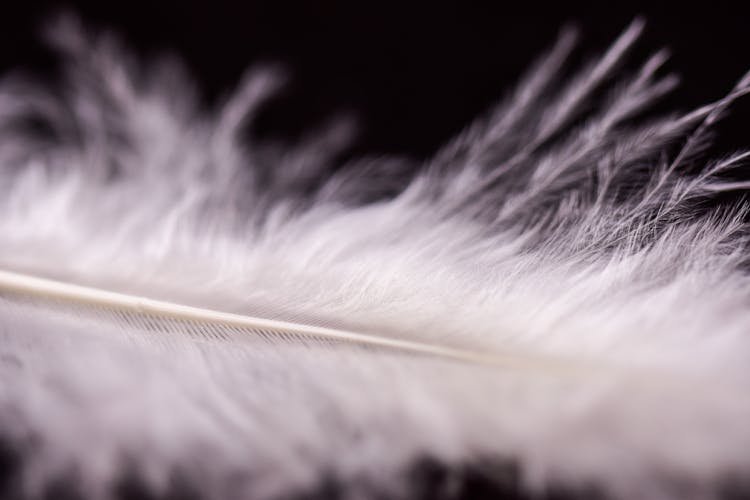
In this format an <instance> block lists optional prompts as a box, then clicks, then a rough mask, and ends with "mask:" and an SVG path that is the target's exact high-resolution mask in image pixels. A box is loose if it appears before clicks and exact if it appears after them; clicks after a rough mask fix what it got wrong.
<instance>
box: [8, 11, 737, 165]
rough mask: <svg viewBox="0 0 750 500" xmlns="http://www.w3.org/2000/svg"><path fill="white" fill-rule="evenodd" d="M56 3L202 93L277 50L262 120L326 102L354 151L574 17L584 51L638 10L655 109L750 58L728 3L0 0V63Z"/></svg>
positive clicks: (296, 117)
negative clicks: (662, 84)
mask: <svg viewBox="0 0 750 500" xmlns="http://www.w3.org/2000/svg"><path fill="white" fill-rule="evenodd" d="M61 9H68V10H71V11H73V12H77V13H78V14H80V15H81V16H82V17H83V19H84V20H87V21H89V22H92V23H93V24H95V25H98V26H104V27H110V28H113V29H114V30H116V31H117V32H119V33H120V35H121V36H122V37H123V38H124V39H125V40H127V42H128V44H130V45H131V46H133V47H134V49H135V50H136V51H137V52H138V53H139V54H140V55H143V56H148V55H150V54H151V55H153V54H155V53H158V52H163V51H167V50H168V51H173V52H175V53H177V54H178V55H179V56H180V57H182V58H183V59H184V60H185V61H186V63H187V65H188V67H189V68H190V70H191V71H192V72H193V74H194V75H195V76H196V78H197V81H198V82H199V85H200V88H201V91H202V93H203V96H204V98H205V100H206V102H207V104H210V103H211V102H212V101H215V100H216V99H217V98H220V97H221V96H222V95H226V94H227V93H228V92H229V91H230V90H231V88H232V86H233V85H234V84H235V83H236V81H237V80H238V79H239V77H240V75H241V74H242V72H243V70H244V69H245V68H246V67H247V66H248V65H250V64H252V63H254V62H259V61H272V62H281V63H283V64H285V65H286V66H287V67H288V68H289V69H291V72H292V83H291V85H289V86H288V87H287V88H286V91H285V93H284V94H283V96H282V97H281V98H279V99H277V100H276V101H275V102H274V103H273V104H272V105H271V106H269V107H268V108H267V109H266V111H265V112H264V114H263V115H262V121H261V125H262V127H261V131H262V132H263V133H267V134H270V135H272V136H274V135H282V136H291V137H294V136H296V135H298V134H300V133H301V132H302V131H304V130H307V129H309V128H310V127H314V125H315V124H316V123H319V122H321V121H323V120H324V119H325V118H326V117H330V116H331V115H333V114H335V113H337V112H342V111H343V112H353V113H354V114H355V115H356V116H357V117H359V119H360V121H361V123H362V131H361V134H360V139H359V142H358V145H357V146H356V148H355V150H354V151H353V153H355V154H357V153H375V154H378V153H401V154H407V155H410V156H413V157H416V158H424V157H426V156H428V155H429V154H430V153H431V152H433V151H434V150H435V149H436V148H437V147H438V146H439V145H440V144H441V143H443V142H444V141H446V140H447V139H449V138H450V137H451V136H452V135H453V134H455V133H456V132H458V131H460V130H461V128H463V127H464V126H466V125H467V124H468V122H469V121H470V120H471V119H472V118H473V117H475V116H477V115H478V114H479V113H480V112H481V111H483V110H484V109H486V108H487V107H488V106H490V105H491V104H492V103H493V102H495V101H496V100H498V99H499V98H500V97H502V95H503V93H504V91H506V90H507V89H508V88H509V86H510V85H512V84H513V83H514V81H515V80H516V79H517V78H518V76H519V75H520V73H521V72H522V71H523V70H524V69H525V68H526V67H527V66H528V64H529V63H530V62H531V60H533V58H534V57H536V56H537V55H539V53H540V52H541V51H543V50H544V49H545V48H546V47H548V46H549V45H550V43H552V41H553V40H554V38H555V36H556V34H557V32H558V30H559V28H560V27H561V26H562V25H563V24H565V23H568V22H573V23H575V24H577V25H578V26H579V28H580V30H581V33H582V37H581V42H580V47H579V52H578V58H579V59H580V58H584V57H585V56H586V55H588V56H593V55H595V54H597V53H598V52H600V51H601V50H604V49H605V48H606V47H607V45H608V44H609V43H610V42H611V41H612V40H613V39H614V38H615V37H616V36H617V35H618V33H619V32H620V31H621V30H622V29H623V28H624V27H625V26H626V25H627V24H628V22H629V21H630V20H631V19H632V18H633V17H634V16H636V15H643V16H644V17H645V18H646V19H647V21H648V26H647V31H646V33H645V35H644V36H643V38H642V40H641V42H640V44H639V46H638V49H637V50H636V53H635V56H636V57H643V56H645V55H647V54H648V53H649V52H651V51H654V50H656V49H658V48H661V47H665V46H666V47H669V48H670V49H671V51H672V59H671V61H670V62H669V63H668V65H667V67H668V68H669V69H670V70H674V71H677V72H678V73H679V74H680V75H681V76H682V77H683V79H684V80H683V83H682V85H681V87H680V88H679V90H678V91H677V92H676V93H675V94H674V95H673V96H672V97H670V98H669V99H668V101H667V103H666V104H665V105H664V109H682V110H687V109H689V108H692V107H694V106H697V105H700V104H703V103H706V102H708V101H710V100H714V99H716V98H718V97H720V96H721V95H723V93H725V92H726V91H728V90H729V89H730V88H731V87H732V85H733V84H734V82H735V81H736V80H737V79H738V78H739V77H740V76H741V75H742V74H743V73H744V72H745V71H746V70H747V69H750V14H748V8H747V7H743V6H742V3H737V4H731V3H726V2H718V1H714V2H688V1H685V2H684V3H683V2H642V3H639V2H627V3H624V2H623V3H611V2H607V1H604V0H602V1H599V2H558V3H552V2H550V3H540V2H533V1H520V2H513V3H504V2H483V3H477V2H467V1H455V2H406V1H404V2H387V1H381V2H358V1H354V0H351V1H317V2H290V1H282V0H276V1H262V2H261V1H252V2H229V1H226V0H202V1H195V0H182V1H175V0H169V1H161V2H150V3H148V2H142V3H139V2H114V1H112V2H109V1H96V0H93V1H86V0H80V1H72V2H71V1H68V2H65V3H60V2H55V1H39V2H29V3H18V4H17V5H12V6H6V7H4V8H3V11H4V15H2V17H0V69H2V70H7V69H9V68H17V67H24V68H26V69H27V70H33V71H36V72H42V73H43V72H45V71H46V70H47V69H49V68H51V67H52V61H53V60H52V58H51V56H50V55H49V53H48V52H47V51H46V50H45V48H44V46H43V44H42V43H40V37H39V31H40V27H41V26H42V23H43V21H44V20H45V19H46V18H48V17H49V16H50V15H51V14H55V13H57V12H59V11H60V10H61ZM749 124H750V105H748V103H747V102H744V103H740V104H739V105H737V106H735V108H734V112H733V114H732V116H731V117H730V118H729V119H728V120H726V121H725V122H724V123H723V124H722V125H721V126H720V127H721V128H720V130H719V131H720V133H721V145H722V149H725V150H726V149H734V148H737V147H739V146H742V145H747V144H750V137H749V136H750V133H749V132H750V129H749V128H748V125H749Z"/></svg>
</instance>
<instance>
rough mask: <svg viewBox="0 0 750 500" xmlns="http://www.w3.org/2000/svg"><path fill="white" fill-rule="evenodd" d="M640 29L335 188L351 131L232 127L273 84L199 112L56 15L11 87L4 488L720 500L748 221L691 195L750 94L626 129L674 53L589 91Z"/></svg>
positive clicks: (747, 405) (166, 73)
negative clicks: (425, 471) (413, 155)
mask: <svg viewBox="0 0 750 500" xmlns="http://www.w3.org/2000/svg"><path fill="white" fill-rule="evenodd" d="M642 29H643V22H642V21H641V20H636V21H634V22H633V23H632V24H631V26H630V27H628V28H627V29H626V30H625V32H624V33H623V35H621V36H620V38H618V40H617V41H616V42H615V43H614V45H613V46H612V48H611V49H610V50H609V51H607V52H606V53H605V54H604V55H603V56H602V58H600V59H599V60H598V61H597V62H595V63H594V64H592V65H590V66H587V67H585V68H584V69H583V70H581V72H580V73H579V74H578V75H576V76H574V77H573V78H572V79H570V80H569V81H568V82H567V83H565V82H563V83H561V82H560V81H559V77H558V72H559V70H560V68H561V67H562V66H563V64H564V60H565V58H566V56H567V55H568V54H569V53H570V51H571V50H572V46H573V42H574V38H575V35H574V34H573V32H572V31H571V30H563V32H562V34H561V36H560V38H559V40H558V42H557V44H556V45H555V47H553V49H552V50H551V51H550V55H548V56H547V57H544V58H542V59H540V61H539V62H538V63H537V64H535V65H534V66H533V70H532V71H531V72H530V73H529V74H528V75H526V77H524V78H523V79H522V81H521V83H520V84H519V85H518V88H517V90H516V91H514V92H513V93H511V95H510V98H508V99H507V100H506V101H505V102H503V103H502V104H500V105H499V106H498V107H497V108H496V109H494V110H493V111H492V112H491V113H490V114H489V115H488V116H487V117H486V118H484V119H480V120H479V121H478V122H477V123H476V124H474V125H473V126H471V127H470V128H468V129H467V131H466V132H465V133H463V134H461V136H460V137H458V138H457V139H455V140H454V141H453V142H452V143H451V144H450V145H448V146H446V147H445V148H444V149H442V150H441V151H440V152H439V153H438V154H436V156H435V157H434V159H433V160H431V161H429V162H427V163H426V165H424V166H414V165H411V164H410V163H409V162H407V161H406V160H401V159H397V158H391V159H364V160H361V161H357V162H353V163H351V164H349V165H345V166H344V167H342V168H339V169H334V168H332V161H333V158H335V157H336V155H337V154H338V152H340V151H341V149H342V148H344V147H346V144H347V141H348V138H349V137H350V135H351V126H350V125H349V124H348V122H347V121H346V120H339V121H334V122H332V124H331V125H330V126H329V127H328V128H327V129H324V130H323V131H321V132H319V133H318V134H316V135H314V136H311V138H310V139H307V140H304V141H303V142H302V144H299V145H297V146H294V145H276V144H268V143H263V142H259V141H257V140H254V141H251V142H250V143H248V142H246V141H245V140H244V139H243V138H242V137H243V134H242V133H241V132H242V130H243V127H245V126H247V125H250V126H252V117H253V116H254V115H255V114H256V113H257V111H258V109H259V107H260V106H261V105H262V103H263V102H264V100H265V99H267V97H268V96H269V95H270V94H271V93H272V91H273V89H274V88H276V87H277V86H278V84H279V81H280V78H281V75H280V73H279V71H278V70H277V69H273V68H265V69H261V70H255V71H252V72H250V73H249V74H248V76H247V77H246V78H245V79H244V80H243V83H242V84H241V86H240V88H239V89H238V90H237V92H236V93H235V94H234V96H233V97H231V98H229V99H228V100H227V101H226V103H225V104H224V105H223V106H220V107H219V109H218V110H217V111H216V112H214V113H209V112H207V111H205V110H203V109H201V108H200V107H199V106H198V105H197V104H196V100H195V98H194V97H193V91H192V89H191V88H190V86H189V83H187V82H189V81H190V80H189V77H187V76H185V72H184V70H182V69H180V66H179V64H178V63H177V62H175V61H173V60H166V61H159V62H157V63H154V64H151V65H146V66H143V65H140V64H137V63H135V62H134V61H133V59H132V58H131V57H130V56H128V55H127V53H126V52H125V51H124V50H123V49H122V48H121V47H120V45H119V43H118V42H117V41H116V40H115V39H114V38H113V37H111V36H108V35H107V36H94V35H87V34H86V33H85V30H83V29H82V28H81V27H80V26H79V25H78V22H77V21H76V20H75V19H72V18H68V19H66V20H65V21H64V22H62V23H61V24H60V25H58V26H57V27H56V29H55V30H54V31H53V36H52V38H53V40H54V41H55V43H56V46H57V47H58V48H59V49H61V52H62V56H63V58H64V62H65V65H64V68H65V74H64V76H63V79H62V82H61V83H60V85H59V86H58V87H57V88H56V90H50V89H49V88H46V87H44V86H42V85H40V84H36V83H33V82H30V81H29V80H27V79H22V78H19V77H15V76H13V77H6V78H5V79H4V80H3V81H2V82H0V192H2V195H3V196H2V199H0V213H1V214H2V216H0V267H2V268H3V269H4V270H2V271H0V339H1V340H2V341H1V342H0V375H1V376H2V381H3V383H2V385H1V386H0V423H1V424H2V425H1V427H0V431H2V435H3V438H4V439H5V440H6V441H7V442H8V443H10V444H9V446H10V447H11V448H12V450H13V451H14V453H16V454H18V455H19V456H20V457H21V462H20V463H21V465H19V469H18V471H17V473H16V474H14V476H13V480H12V481H11V482H10V485H9V486H7V488H9V491H11V492H12V494H15V495H17V496H22V497H28V498H37V497H41V496H44V495H45V494H48V493H49V491H50V488H52V487H54V485H55V484H57V483H59V481H60V480H61V479H64V478H70V477H75V478H77V479H76V481H75V484H76V486H75V487H76V488H77V493H79V494H81V495H83V496H85V497H90V498H113V497H118V496H121V494H122V491H121V489H120V488H121V484H122V480H123V477H124V476H128V475H134V476H136V477H138V478H139V480H140V481H141V482H142V483H143V485H144V488H146V490H147V491H148V492H150V493H152V494H155V495H164V494H167V493H168V492H170V491H173V490H174V488H175V487H176V486H175V480H176V479H175V478H177V479H180V480H182V481H184V482H187V483H189V484H190V487H191V489H192V490H193V491H192V492H193V493H197V494H199V495H200V496H202V497H205V498H227V497H232V498H254V499H272V498H288V497H289V496H294V495H297V494H299V495H304V494H306V493H309V492H311V491H313V492H314V491H323V492H325V491H326V490H325V485H326V484H327V482H330V481H332V482H333V483H334V484H336V485H337V488H338V490H337V491H338V492H339V493H338V494H340V495H341V496H342V497H344V498H375V497H377V498H381V497H383V496H392V497H395V498H402V497H403V498H408V497H410V496H413V495H415V491H416V489H418V487H417V486H415V485H414V483H413V481H411V480H410V477H411V476H410V471H411V470H412V469H413V466H414V464H415V463H418V462H419V461H420V460H424V459H429V460H434V461H436V462H438V463H441V464H445V465H447V466H456V467H458V466H462V465H465V464H476V463H482V464H485V467H487V474H488V475H489V476H490V477H497V480H498V481H500V480H501V476H502V474H501V472H499V471H501V470H502V467H500V468H499V469H498V468H496V465H495V464H498V463H501V464H505V463H513V464H517V466H518V471H519V475H520V478H521V482H522V487H523V489H524V491H526V492H529V493H532V494H533V493H539V492H542V491H545V490H546V489H547V488H550V487H553V486H561V485H562V486H564V487H568V488H571V489H574V490H575V489H582V490H583V489H588V488H590V487H593V488H594V489H596V490H597V491H599V492H601V493H603V494H605V495H606V496H609V497H611V498H644V499H663V498H667V499H669V498H696V499H704V498H705V499H708V498H713V497H714V496H715V495H716V494H717V492H720V490H721V488H722V487H723V485H725V484H726V482H727V481H731V480H733V479H736V478H738V477H739V478H741V477H742V474H743V473H745V472H747V470H748V467H750V453H748V450H750V427H748V424H747V422H750V391H749V390H748V389H750V368H748V366H750V365H748V363H747V360H748V356H750V337H749V336H748V333H747V332H748V327H750V307H748V300H749V299H750V279H748V276H747V274H746V272H745V268H746V260H747V258H746V254H747V243H748V242H747V225H746V223H745V219H746V216H747V210H748V209H747V206H746V205H745V204H744V203H743V202H741V201H736V202H734V201H733V202H729V203H724V204H722V203H720V202H713V203H708V202H709V201H710V200H712V197H714V196H715V195H716V193H721V192H726V191H734V190H743V189H745V188H746V187H747V182H746V181H744V180H742V179H739V180H737V179H732V178H728V177H727V174H728V173H734V172H736V170H737V168H738V165H741V164H742V163H743V162H744V161H745V160H746V158H747V153H744V152H741V153H738V154H735V155H732V156H729V157H726V158H723V159H718V160H713V161H709V160H705V161H702V164H703V166H702V167H701V168H699V169H697V170H696V169H695V168H688V167H691V166H694V164H695V162H698V163H700V162H701V160H699V159H697V158H699V154H700V150H701V147H702V145H704V144H705V134H706V132H707V130H708V129H709V128H710V127H711V125H712V123H713V122H715V121H716V119H718V118H719V117H720V115H721V114H723V113H724V112H725V110H726V109H727V107H728V106H729V105H731V103H732V102H733V101H734V100H736V99H737V98H739V97H741V96H743V95H745V94H747V93H748V92H750V88H749V86H748V85H749V84H750V82H749V81H748V80H749V79H748V77H747V76H746V77H744V78H742V79H741V81H740V82H739V83H738V85H737V86H736V88H735V89H733V90H732V92H731V93H730V94H729V95H728V96H726V97H725V98H723V99H720V100H718V101H717V102H715V103H713V104H710V105H707V106H705V107H702V108H699V109H697V110H695V111H693V112H690V113H687V114H684V115H678V116H670V117H661V118H659V117H657V118H649V119H648V120H640V121H639V120H638V119H637V114H638V113H639V112H640V111H641V110H643V109H644V108H647V107H648V106H649V105H650V104H651V103H653V102H654V101H655V100H656V99H658V98H659V97H661V96H663V95H664V94H665V93H666V92H668V91H669V90H670V89H671V88H673V87H674V85H675V84H676V78H675V77H674V76H671V75H666V76H657V73H658V72H659V69H660V67H661V66H662V64H663V63H664V62H665V60H666V54H665V53H664V52H658V53H656V54H655V55H654V56H653V57H651V58H650V59H648V60H647V61H646V63H645V64H644V65H643V66H642V67H641V68H640V70H638V71H636V72H635V73H634V75H633V76H631V77H624V78H623V79H622V81H621V82H620V85H619V86H616V87H615V88H614V89H612V90H610V91H608V92H606V91H605V92H602V88H604V87H606V86H607V85H608V84H609V83H610V82H611V81H612V79H613V71H614V69H615V68H616V67H618V66H619V65H621V64H622V63H623V58H624V56H625V55H626V53H627V51H628V49H629V48H630V47H631V46H632V44H633V43H634V42H635V40H636V39H637V37H638V35H639V34H640V32H641V31H642ZM685 137H687V139H684V138H685ZM680 141H682V144H680ZM675 148H676V149H675ZM675 151H676V153H675ZM670 153H671V155H670ZM446 488H447V490H446V491H444V492H442V493H441V494H445V495H449V494H450V488H449V487H448V486H446Z"/></svg>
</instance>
